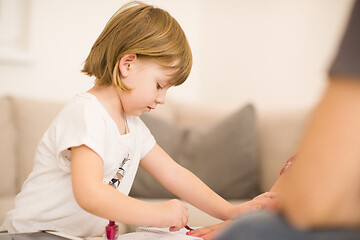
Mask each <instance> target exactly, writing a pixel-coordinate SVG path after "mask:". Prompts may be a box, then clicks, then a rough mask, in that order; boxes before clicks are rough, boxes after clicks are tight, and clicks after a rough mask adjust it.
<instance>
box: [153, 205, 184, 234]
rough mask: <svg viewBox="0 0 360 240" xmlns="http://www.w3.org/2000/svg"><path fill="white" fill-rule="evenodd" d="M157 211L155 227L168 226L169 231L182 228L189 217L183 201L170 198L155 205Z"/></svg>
mask: <svg viewBox="0 0 360 240" xmlns="http://www.w3.org/2000/svg"><path fill="white" fill-rule="evenodd" d="M155 208H156V211H157V219H159V221H157V225H156V227H161V228H164V227H170V228H169V230H170V231H178V230H180V229H181V228H183V227H184V226H185V225H186V224H187V222H188V219H189V213H188V207H187V206H186V204H185V203H183V202H181V201H179V200H177V199H172V200H169V201H166V202H164V203H161V204H157V205H155Z"/></svg>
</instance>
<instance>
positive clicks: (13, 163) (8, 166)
mask: <svg viewBox="0 0 360 240" xmlns="http://www.w3.org/2000/svg"><path fill="white" fill-rule="evenodd" d="M0 112H1V114H0V129H1V131H0V142H1V144H0V153H1V157H0V196H4V195H13V194H15V192H16V181H17V179H16V176H15V174H16V172H15V168H16V167H17V160H16V159H17V155H16V149H15V146H16V145H15V144H16V137H17V136H16V131H15V125H14V121H13V111H12V102H11V99H10V98H9V97H2V98H0Z"/></svg>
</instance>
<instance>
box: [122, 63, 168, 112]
mask: <svg viewBox="0 0 360 240" xmlns="http://www.w3.org/2000/svg"><path fill="white" fill-rule="evenodd" d="M172 71H174V70H170V69H167V68H164V67H161V66H160V65H159V64H157V63H156V62H154V61H151V60H148V59H146V60H143V59H139V58H137V59H136V60H135V61H133V62H132V63H131V64H130V67H129V68H128V71H127V74H126V76H125V77H124V76H123V78H122V80H123V82H124V83H125V84H126V86H128V87H129V88H130V89H132V90H131V92H130V93H121V94H120V98H121V103H122V106H123V109H124V111H125V113H126V114H130V115H134V116H140V115H141V114H142V113H143V112H150V111H151V110H152V109H155V108H156V106H157V104H164V103H165V99H166V92H167V90H168V89H169V88H170V87H171V84H170V83H169V81H170V79H171V74H172V73H173V72H172Z"/></svg>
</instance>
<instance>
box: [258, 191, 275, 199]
mask: <svg viewBox="0 0 360 240" xmlns="http://www.w3.org/2000/svg"><path fill="white" fill-rule="evenodd" d="M278 195H279V194H278V193H275V192H264V193H262V194H260V195H258V196H256V197H255V198H254V199H258V198H276V197H277V196H278Z"/></svg>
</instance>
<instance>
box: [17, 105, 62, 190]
mask: <svg viewBox="0 0 360 240" xmlns="http://www.w3.org/2000/svg"><path fill="white" fill-rule="evenodd" d="M13 100H14V115H15V119H16V126H17V129H18V138H19V141H18V154H19V163H18V164H19V173H18V174H19V178H20V184H19V186H18V189H17V190H18V191H19V190H20V188H21V185H22V183H23V182H24V181H25V179H26V178H27V176H28V175H29V173H30V172H31V170H32V168H33V163H34V157H35V151H36V148H37V145H38V143H39V141H40V139H41V137H42V135H43V134H44V133H45V131H46V129H47V128H48V127H49V125H50V124H51V122H52V120H53V119H54V118H55V117H56V115H57V114H58V112H59V111H60V110H61V108H62V107H63V106H64V103H62V102H61V103H59V102H51V101H48V100H47V101H42V100H35V99H27V98H14V99H13Z"/></svg>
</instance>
